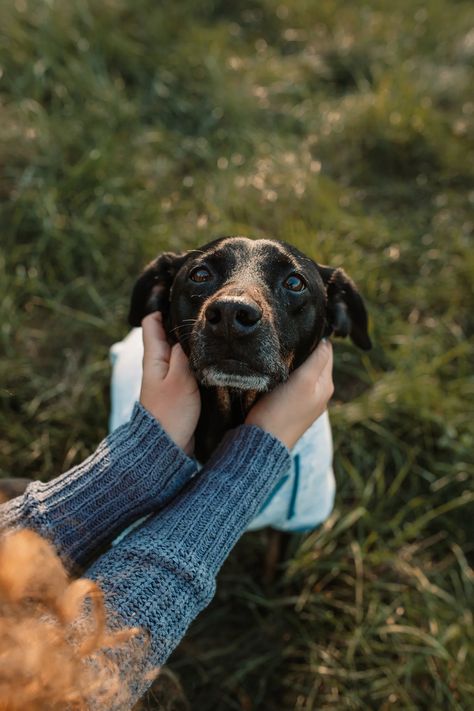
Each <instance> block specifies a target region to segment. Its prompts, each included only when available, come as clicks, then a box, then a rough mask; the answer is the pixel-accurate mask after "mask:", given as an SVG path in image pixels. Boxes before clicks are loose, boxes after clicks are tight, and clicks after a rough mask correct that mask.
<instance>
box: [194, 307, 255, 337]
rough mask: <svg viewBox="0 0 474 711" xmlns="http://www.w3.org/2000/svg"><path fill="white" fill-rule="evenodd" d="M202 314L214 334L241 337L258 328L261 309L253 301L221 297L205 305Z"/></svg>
mask: <svg viewBox="0 0 474 711" xmlns="http://www.w3.org/2000/svg"><path fill="white" fill-rule="evenodd" d="M204 316H205V319H206V325H207V328H209V329H210V331H211V332H212V333H213V334H214V335H216V336H222V337H235V336H237V337H242V336H250V335H251V334H252V333H254V332H255V331H256V330H257V329H258V326H259V323H260V321H261V319H262V310H261V308H260V307H259V306H258V305H257V304H256V303H255V302H254V301H250V300H243V299H236V298H229V297H227V298H226V297H221V298H219V299H216V300H215V301H213V302H212V303H211V304H209V305H208V306H207V308H206V310H205V312H204Z"/></svg>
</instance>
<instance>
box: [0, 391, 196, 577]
mask: <svg viewBox="0 0 474 711" xmlns="http://www.w3.org/2000/svg"><path fill="white" fill-rule="evenodd" d="M196 469H197V468H196V463H195V462H194V461H193V460H192V459H190V458H189V457H187V456H186V455H185V454H184V452H183V451H182V450H181V449H180V448H179V447H178V446H177V445H176V444H175V443H174V442H173V441H172V440H171V438H170V437H169V436H168V435H167V434H166V432H165V431H164V430H163V428H162V427H161V425H160V424H159V422H158V421H157V420H156V419H155V418H154V417H153V416H152V415H150V413H149V412H148V411H147V410H146V409H145V408H144V407H143V406H142V405H140V404H139V403H136V404H135V407H134V410H133V414H132V417H131V419H130V421H129V422H128V423H127V424H125V425H122V426H121V427H119V428H118V429H117V430H115V432H113V433H112V434H111V435H109V436H108V437H106V438H105V439H104V440H103V441H102V442H101V444H100V445H99V447H98V448H97V450H96V451H95V452H94V454H92V455H91V456H90V457H89V458H88V459H86V460H85V461H84V462H82V464H79V465H78V466H77V467H74V468H73V469H71V470H70V471H68V472H66V473H65V474H63V475H62V476H60V477H58V478H56V479H53V480H52V481H49V482H46V483H43V482H34V483H33V484H30V485H29V487H28V488H27V490H26V492H25V494H24V495H23V496H19V497H17V498H16V499H12V500H11V501H10V502H8V503H7V504H4V505H3V506H2V507H1V508H0V528H5V527H10V528H16V527H22V528H31V529H32V530H34V531H36V532H37V533H39V534H40V535H42V536H44V537H45V538H47V539H48V540H50V541H51V542H52V543H53V544H54V545H55V547H56V549H57V550H58V552H59V553H60V554H61V556H62V558H63V560H64V562H65V563H66V565H70V564H74V563H76V564H83V563H84V562H86V561H88V560H89V559H90V558H91V556H92V555H93V554H94V552H95V551H97V550H99V549H100V548H101V547H102V546H103V545H104V544H106V543H107V542H109V541H111V540H113V539H114V538H115V536H116V535H118V533H120V531H122V530H123V529H124V528H126V526H128V525H129V524H130V523H132V522H133V521H135V520H136V519H137V518H140V516H144V515H146V514H149V513H151V512H153V511H156V510H158V509H159V508H161V507H162V506H165V505H166V503H167V502H168V501H170V500H171V499H172V498H173V496H175V495H176V494H177V492H178V491H180V490H181V489H182V487H183V486H184V484H185V483H186V482H187V481H188V480H189V479H190V478H191V477H192V476H193V475H194V474H195V473H196Z"/></svg>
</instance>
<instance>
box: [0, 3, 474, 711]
mask: <svg viewBox="0 0 474 711" xmlns="http://www.w3.org/2000/svg"><path fill="white" fill-rule="evenodd" d="M473 26H474V11H473V6H472V4H471V3H470V2H468V1H467V0H466V1H464V0H457V1H454V0H451V1H450V0H430V2H423V1H420V0H399V1H398V2H397V3H396V4H393V5H391V4H389V3H387V2H382V0H366V1H365V2H364V3H363V4H361V3H354V2H349V0H319V2H311V1H310V0H292V1H291V2H289V1H287V2H285V1H284V0H234V1H233V2H229V3H226V2H223V1H222V0H181V2H178V3H174V4H172V3H164V2H158V1H154V0H134V1H133V2H131V1H129V0H102V1H101V2H93V1H92V0H62V1H61V2H59V1H55V0H48V1H46V0H3V2H2V3H1V5H0V74H1V95H0V102H1V103H0V125H1V133H0V165H1V182H0V204H1V222H2V231H1V235H2V236H1V255H0V270H1V280H0V314H1V317H0V339H1V349H2V359H1V365H0V369H1V371H0V388H1V413H0V418H1V419H0V422H1V433H0V475H2V476H11V475H17V476H27V477H31V476H33V477H37V478H43V479H46V478H48V477H52V476H53V475H55V474H57V473H59V472H61V471H63V470H65V469H67V468H68V467H70V466H71V465H72V464H74V463H77V462H79V461H80V460H81V459H83V458H84V457H85V456H86V455H87V454H88V453H89V452H91V451H92V450H93V448H94V447H95V446H96V444H97V443H98V441H99V440H100V439H101V438H102V436H103V435H104V434H105V432H106V426H107V416H108V409H109V395H108V387H109V362H108V348H109V346H110V345H111V343H112V342H113V341H115V340H117V339H120V338H121V337H123V336H124V334H125V333H126V331H127V326H126V312H127V306H128V299H129V294H130V290H131V287H132V284H133V282H134V279H135V277H136V275H137V273H138V272H139V271H140V269H141V268H142V266H143V264H144V263H145V262H146V261H147V260H149V259H150V258H152V257H153V256H154V255H155V254H157V253H158V252H159V251H160V250H162V249H177V250H180V249H183V248H184V249H185V248H188V247H191V246H196V245H199V244H200V243H203V242H205V241H208V240H209V239H211V238H213V237H214V236H217V235H220V234H231V233H241V234H245V235H254V236H270V237H275V238H278V239H284V240H287V241H290V242H292V243H294V244H296V245H297V246H298V247H300V248H301V249H303V250H304V251H306V252H307V253H309V254H310V255H311V256H313V257H314V258H316V259H317V260H319V261H322V262H326V263H329V264H331V265H334V266H339V265H341V266H344V268H345V269H346V270H347V271H348V272H349V274H350V275H351V276H352V277H353V278H354V279H355V280H356V281H357V283H358V285H359V287H360V289H361V291H362V293H363V295H364V297H365V299H366V301H367V304H368V308H369V311H370V315H371V329H372V336H373V341H374V344H375V347H374V350H373V351H372V352H371V353H370V354H368V355H362V354H361V353H360V352H357V351H356V349H355V348H353V347H352V346H351V345H349V344H346V343H343V342H339V343H338V344H337V347H336V367H335V380H336V384H337V389H336V396H335V400H334V403H333V404H332V406H331V413H332V422H333V427H334V437H335V445H336V456H335V469H336V476H337V480H338V497H337V503H336V508H335V511H334V513H333V515H332V516H331V518H330V520H329V521H328V522H327V523H326V525H325V526H324V527H323V528H322V529H321V530H320V531H318V532H316V533H314V534H312V535H310V536H309V537H306V538H305V539H304V538H301V539H298V540H296V539H295V541H294V545H293V550H292V555H291V558H290V560H289V561H288V565H287V566H286V568H285V571H284V572H283V573H282V576H281V577H280V579H279V580H278V582H276V583H275V584H274V585H273V586H272V587H271V589H263V587H262V584H261V581H260V574H259V573H260V569H261V559H262V555H263V550H264V545H265V540H264V536H263V535H259V534H254V535H248V536H245V537H244V539H243V540H242V542H241V543H240V544H239V545H238V547H237V550H236V552H235V553H234V554H233V555H232V557H231V559H230V561H229V562H228V563H227V564H226V566H225V568H224V570H223V572H222V574H221V575H220V580H219V587H218V594H217V597H216V600H215V602H214V603H213V604H212V605H211V607H210V608H209V609H208V610H207V611H206V612H205V613H204V614H203V615H202V616H201V617H200V618H199V620H198V621H197V622H196V623H195V625H194V626H193V628H192V629H191V631H190V634H189V635H188V636H187V638H186V640H185V641H184V642H183V644H182V645H181V647H180V649H179V650H178V651H177V652H176V654H175V655H174V657H173V659H172V661H171V664H170V667H171V669H172V670H173V671H174V672H175V673H176V674H177V675H178V676H179V678H180V680H181V684H182V686H183V688H184V694H185V696H187V698H188V699H189V705H190V708H192V709H193V710H194V709H196V710H197V711H211V710H212V711H221V710H222V711H224V710H227V709H229V710H234V709H240V710H242V711H254V710H257V709H258V710H262V711H311V710H313V709H318V710H319V709H321V710H323V709H334V710H337V711H342V710H344V709H381V710H383V711H385V710H387V709H392V708H396V709H427V710H428V709H429V710H430V711H437V710H440V711H441V710H445V709H456V710H457V711H466V710H467V709H472V708H474V702H473V698H474V662H473V652H474V634H473V627H472V614H473V594H472V593H473V584H474V574H473V571H472V569H471V568H470V567H469V560H470V561H471V563H472V554H473V532H474V531H473V528H474V524H473V521H474V511H473V493H472V472H473V468H472V465H473V458H472V452H473V445H474V428H473V413H474V407H473V405H474V403H473V400H474V397H473V395H474V378H473V370H472V365H473V352H474V347H473V341H472V332H473V320H474V316H473V314H474V304H473V298H472V296H473V294H472V289H473V272H474V255H473V250H472V228H473V206H474V180H473V177H474V175H473V172H474V148H473V128H474V95H473V86H474V83H473V63H474V29H473ZM158 594H159V593H158ZM158 697H160V698H161V701H158ZM178 697H179V694H178V693H177V692H176V693H174V692H171V691H169V690H167V691H166V692H165V693H158V692H157V694H155V697H154V698H150V699H149V701H148V707H149V708H167V709H178V708H184V707H185V703H184V701H180V700H179V698H178Z"/></svg>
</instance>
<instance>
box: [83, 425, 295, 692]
mask: <svg viewBox="0 0 474 711" xmlns="http://www.w3.org/2000/svg"><path fill="white" fill-rule="evenodd" d="M290 466H291V459H290V454H289V452H288V450H287V449H286V448H285V447H284V446H283V445H282V444H281V442H280V441H279V440H277V439H275V438H274V437H273V436H271V435H270V434H267V433H265V432H263V431H262V430H261V429H259V428H258V427H254V426H248V425H243V426H241V427H239V428H237V429H235V430H232V431H230V432H229V433H228V434H227V435H226V436H225V438H224V440H223V441H222V443H221V445H220V446H219V448H218V449H217V450H216V452H215V453H214V455H213V456H212V458H211V459H210V461H209V462H208V463H207V464H206V466H205V467H204V468H203V469H202V470H201V471H200V472H199V473H198V475H197V476H196V477H195V478H194V479H193V481H192V482H190V484H189V485H188V486H186V488H185V489H183V491H182V492H181V493H180V494H179V495H178V496H177V497H176V498H175V499H174V500H173V501H171V502H170V503H169V505H168V506H167V507H166V508H164V509H162V510H161V511H159V512H158V513H157V514H155V515H154V516H152V517H151V518H149V519H148V520H147V521H146V522H145V523H143V524H142V525H141V526H140V527H139V528H136V529H135V530H133V531H131V532H130V533H129V534H128V535H127V536H126V537H125V538H124V539H123V540H122V541H120V543H119V544H118V545H116V546H114V547H113V548H111V549H110V550H109V551H107V553H105V555H103V556H101V557H100V558H99V559H98V560H97V561H96V562H95V563H94V564H93V565H92V566H91V568H89V569H88V570H87V571H86V575H87V577H89V578H92V579H93V580H97V581H98V582H99V584H100V585H101V587H102V589H103V591H104V594H105V600H106V604H107V607H108V608H109V612H110V618H109V619H110V620H111V621H112V624H113V625H118V626H119V627H120V626H121V625H136V626H138V627H141V628H142V629H144V630H146V631H148V632H149V633H150V639H149V647H148V648H147V654H146V658H145V659H144V660H143V665H142V667H141V668H137V667H136V666H133V664H132V665H131V666H132V669H133V677H134V679H135V683H134V684H131V685H130V689H131V693H132V696H133V697H134V698H138V697H139V695H140V694H141V693H142V692H143V691H144V690H145V689H146V686H147V682H146V679H145V677H144V676H143V674H145V673H146V672H149V671H150V670H151V669H153V668H156V667H157V666H160V665H162V664H164V663H165V661H166V659H167V657H168V656H169V654H171V652H172V651H173V649H174V648H175V646H176V645H177V644H178V642H179V641H180V639H181V637H182V636H183V635H184V633H185V632H186V630H187V628H188V626H189V624H190V623H191V622H192V620H193V619H194V618H195V617H196V615H197V614H198V613H199V612H200V611H201V610H202V609H203V608H204V607H205V606H206V605H207V604H208V603H209V602H210V600H211V599H212V597H213V594H214V589H215V576H216V573H217V572H218V570H219V568H220V566H221V565H222V563H223V561H224V560H225V558H226V557H227V555H228V554H229V552H230V550H231V549H232V547H233V546H234V544H235V543H236V542H237V540H238V539H239V538H240V536H241V535H242V533H243V532H244V531H245V529H246V527H247V525H248V523H249V521H250V520H251V519H252V518H253V517H254V516H255V514H256V513H257V511H258V510H259V509H260V507H261V506H262V504H263V503H264V501H265V499H266V498H267V496H268V495H269V493H270V492H271V491H272V489H273V487H274V486H275V485H276V484H277V483H278V481H279V480H280V478H281V477H282V476H283V475H284V474H285V473H286V472H287V470H288V469H289V467H290ZM127 663H128V662H127V659H124V660H123V661H122V662H121V665H123V666H124V668H125V669H126V667H127ZM132 669H131V671H132Z"/></svg>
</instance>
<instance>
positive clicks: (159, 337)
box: [142, 312, 171, 378]
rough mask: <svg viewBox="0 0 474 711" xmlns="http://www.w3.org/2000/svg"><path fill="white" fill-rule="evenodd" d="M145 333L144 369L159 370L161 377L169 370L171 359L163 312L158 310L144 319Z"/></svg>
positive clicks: (143, 330) (143, 327) (143, 331)
mask: <svg viewBox="0 0 474 711" xmlns="http://www.w3.org/2000/svg"><path fill="white" fill-rule="evenodd" d="M142 333H143V369H144V370H145V369H147V368H150V367H151V368H153V369H154V370H155V371H157V370H158V375H159V377H160V378H164V377H165V376H166V373H167V372H168V366H169V360H170V351H171V348H170V345H169V343H168V341H167V340H166V333H165V329H164V328H163V322H162V316H161V313H159V312H156V313H153V314H150V315H149V316H146V317H145V318H144V319H143V321H142Z"/></svg>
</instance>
